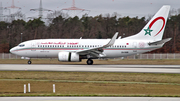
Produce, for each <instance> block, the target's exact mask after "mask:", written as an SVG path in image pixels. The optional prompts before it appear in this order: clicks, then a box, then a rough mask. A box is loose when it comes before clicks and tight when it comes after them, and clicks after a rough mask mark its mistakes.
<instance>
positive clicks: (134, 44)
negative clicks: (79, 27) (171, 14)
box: [10, 39, 162, 58]
mask: <svg viewBox="0 0 180 101" xmlns="http://www.w3.org/2000/svg"><path fill="white" fill-rule="evenodd" d="M109 41H110V39H40V40H30V41H26V42H22V43H20V44H19V45H18V46H16V47H14V48H12V49H11V50H10V52H11V53H13V54H16V55H19V56H22V57H29V58H57V57H58V53H59V52H64V51H68V52H76V51H79V50H85V49H90V48H96V47H101V46H103V45H105V44H107V43H108V42H109ZM148 43H149V41H148V40H144V41H143V40H140V41H138V40H126V39H116V41H115V43H114V44H113V45H112V46H109V47H107V48H104V49H103V52H102V53H103V54H104V55H103V57H102V58H117V57H124V56H129V55H134V54H138V53H144V52H149V51H152V50H155V49H157V48H160V47H162V45H153V46H149V45H148ZM96 58H97V57H96ZM98 58H99V57H98Z"/></svg>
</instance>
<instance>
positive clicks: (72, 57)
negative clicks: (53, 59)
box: [58, 52, 80, 62]
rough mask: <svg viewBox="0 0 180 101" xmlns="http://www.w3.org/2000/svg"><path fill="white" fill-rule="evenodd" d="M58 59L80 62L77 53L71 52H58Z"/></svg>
mask: <svg viewBox="0 0 180 101" xmlns="http://www.w3.org/2000/svg"><path fill="white" fill-rule="evenodd" d="M58 60H59V61H62V62H80V58H79V54H77V53H73V52H59V53H58Z"/></svg>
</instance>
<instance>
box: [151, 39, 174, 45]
mask: <svg viewBox="0 0 180 101" xmlns="http://www.w3.org/2000/svg"><path fill="white" fill-rule="evenodd" d="M171 39H172V38H167V39H163V40H161V41H156V42H151V43H148V44H149V45H159V44H164V43H166V42H168V41H170V40H171Z"/></svg>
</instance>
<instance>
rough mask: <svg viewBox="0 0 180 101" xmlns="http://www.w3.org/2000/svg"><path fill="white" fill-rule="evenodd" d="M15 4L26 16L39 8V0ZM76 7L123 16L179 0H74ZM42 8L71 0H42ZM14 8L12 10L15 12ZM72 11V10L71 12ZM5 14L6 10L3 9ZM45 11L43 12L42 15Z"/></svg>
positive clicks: (173, 5)
mask: <svg viewBox="0 0 180 101" xmlns="http://www.w3.org/2000/svg"><path fill="white" fill-rule="evenodd" d="M0 2H2V5H3V7H9V6H11V4H12V0H0ZM14 3H15V6H17V7H21V8H22V9H21V11H22V12H23V13H25V14H26V17H30V16H38V12H32V11H30V9H34V8H39V3H40V0H14ZM75 3H76V7H78V8H82V9H86V10H90V12H88V11H84V12H80V11H77V12H76V14H77V15H78V16H80V15H81V14H85V13H89V16H96V15H100V14H107V13H110V14H112V13H113V12H117V13H118V14H120V15H121V16H120V17H123V16H130V17H135V16H139V17H142V16H148V15H153V14H155V13H156V12H157V11H158V10H159V9H160V8H161V7H162V6H163V5H170V6H171V9H172V8H174V9H179V8H180V0H75ZM42 5H43V8H46V9H50V10H53V11H55V10H61V9H63V8H69V7H71V6H72V0H42ZM16 11H17V10H16V9H14V10H13V11H11V13H12V12H16ZM71 13H72V12H71ZM4 14H7V11H4ZM46 15H47V12H44V16H46Z"/></svg>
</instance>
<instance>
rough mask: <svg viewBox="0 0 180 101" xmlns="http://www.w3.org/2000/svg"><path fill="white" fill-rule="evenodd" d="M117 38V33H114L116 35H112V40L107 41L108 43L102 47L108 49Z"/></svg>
mask: <svg viewBox="0 0 180 101" xmlns="http://www.w3.org/2000/svg"><path fill="white" fill-rule="evenodd" d="M117 36H118V32H116V33H115V34H114V36H113V37H112V39H111V40H110V41H109V43H108V44H106V45H105V46H104V47H108V46H111V45H113V44H114V42H115V41H116V38H117Z"/></svg>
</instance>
